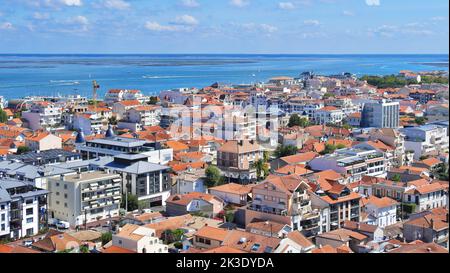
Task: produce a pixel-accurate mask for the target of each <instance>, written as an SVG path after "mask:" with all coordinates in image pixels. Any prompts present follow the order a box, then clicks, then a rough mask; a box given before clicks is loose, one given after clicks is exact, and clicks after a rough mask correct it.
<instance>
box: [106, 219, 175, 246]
mask: <svg viewBox="0 0 450 273" xmlns="http://www.w3.org/2000/svg"><path fill="white" fill-rule="evenodd" d="M112 245H113V246H117V247H120V248H124V249H128V250H131V251H133V252H134V253H168V246H167V245H165V244H163V242H162V241H161V240H159V239H158V237H156V232H155V230H154V229H151V228H148V227H145V226H138V225H133V224H126V225H125V226H123V227H122V228H120V231H119V232H118V233H117V234H114V235H113V237H112Z"/></svg>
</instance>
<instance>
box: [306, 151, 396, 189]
mask: <svg viewBox="0 0 450 273" xmlns="http://www.w3.org/2000/svg"><path fill="white" fill-rule="evenodd" d="M308 165H309V167H311V169H312V170H315V171H324V170H334V171H336V172H338V173H340V174H342V175H345V176H347V177H348V182H356V181H359V180H361V178H362V177H363V176H365V175H369V176H377V177H383V176H386V172H387V170H388V168H387V167H388V162H387V160H386V158H385V155H384V153H382V152H379V151H377V150H375V149H373V148H370V147H360V148H346V149H340V150H337V151H336V152H335V153H334V154H329V155H325V156H322V157H316V158H314V159H312V160H311V161H310V162H309V163H308Z"/></svg>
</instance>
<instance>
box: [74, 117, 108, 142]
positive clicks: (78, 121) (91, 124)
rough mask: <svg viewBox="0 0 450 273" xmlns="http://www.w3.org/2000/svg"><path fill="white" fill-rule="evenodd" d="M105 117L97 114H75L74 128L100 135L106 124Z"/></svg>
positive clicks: (86, 133) (85, 132)
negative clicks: (104, 122)
mask: <svg viewBox="0 0 450 273" xmlns="http://www.w3.org/2000/svg"><path fill="white" fill-rule="evenodd" d="M103 121H104V120H103V118H102V117H100V116H99V115H97V114H91V113H84V114H76V115H74V116H73V121H72V128H73V129H74V130H76V131H82V132H83V133H84V134H85V135H88V136H90V135H98V134H100V133H101V132H102V129H103V127H105V126H104V124H103Z"/></svg>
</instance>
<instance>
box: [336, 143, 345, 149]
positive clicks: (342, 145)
mask: <svg viewBox="0 0 450 273" xmlns="http://www.w3.org/2000/svg"><path fill="white" fill-rule="evenodd" d="M344 148H345V145H344V144H342V143H339V144H338V145H336V149H337V150H339V149H344Z"/></svg>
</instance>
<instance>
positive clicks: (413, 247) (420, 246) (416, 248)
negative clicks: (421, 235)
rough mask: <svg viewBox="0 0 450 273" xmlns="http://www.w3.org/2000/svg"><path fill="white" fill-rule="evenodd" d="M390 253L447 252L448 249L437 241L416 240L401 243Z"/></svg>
mask: <svg viewBox="0 0 450 273" xmlns="http://www.w3.org/2000/svg"><path fill="white" fill-rule="evenodd" d="M389 253H446V254H448V250H447V249H446V248H444V247H442V246H440V245H438V244H436V243H423V242H415V243H411V244H404V245H401V246H400V247H399V248H396V249H394V250H392V251H389Z"/></svg>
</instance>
